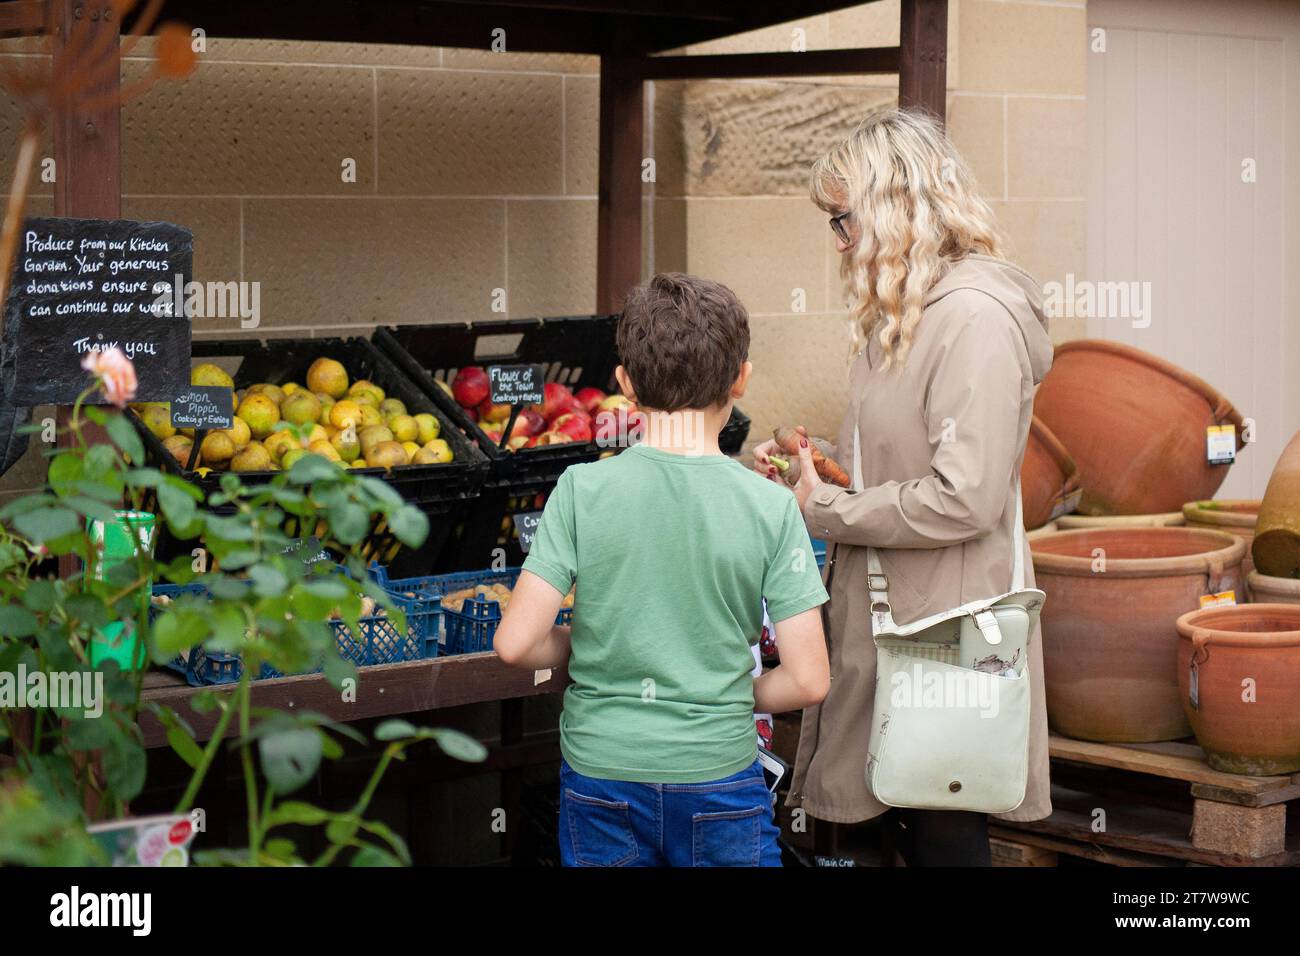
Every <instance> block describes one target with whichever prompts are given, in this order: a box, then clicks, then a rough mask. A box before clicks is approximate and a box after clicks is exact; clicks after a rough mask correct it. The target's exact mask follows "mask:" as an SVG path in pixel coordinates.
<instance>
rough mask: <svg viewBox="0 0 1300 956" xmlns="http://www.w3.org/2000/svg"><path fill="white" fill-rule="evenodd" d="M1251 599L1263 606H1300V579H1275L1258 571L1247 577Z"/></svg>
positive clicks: (1247, 586)
mask: <svg viewBox="0 0 1300 956" xmlns="http://www.w3.org/2000/svg"><path fill="white" fill-rule="evenodd" d="M1246 589H1247V590H1248V591H1249V592H1250V599H1251V600H1252V601H1258V602H1259V603H1261V604H1300V579H1297V578H1274V577H1270V576H1269V575H1267V574H1260V573H1259V572H1258V571H1251V572H1250V574H1248V575H1246Z"/></svg>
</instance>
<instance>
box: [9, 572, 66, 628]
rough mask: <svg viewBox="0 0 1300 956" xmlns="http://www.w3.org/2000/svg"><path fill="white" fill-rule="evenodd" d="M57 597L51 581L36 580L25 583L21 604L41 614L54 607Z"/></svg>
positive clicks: (56, 591)
mask: <svg viewBox="0 0 1300 956" xmlns="http://www.w3.org/2000/svg"><path fill="white" fill-rule="evenodd" d="M57 596H58V590H57V588H55V586H54V582H53V581H47V580H46V579H44V578H37V579H35V580H34V581H28V582H27V587H26V588H25V589H24V590H23V604H25V605H26V606H27V607H28V608H29V609H30V610H33V611H36V612H37V613H41V614H43V613H45V612H46V611H49V610H50V609H51V608H53V607H54V602H55V599H56V598H57ZM2 633H4V629H3V628H0V634H2Z"/></svg>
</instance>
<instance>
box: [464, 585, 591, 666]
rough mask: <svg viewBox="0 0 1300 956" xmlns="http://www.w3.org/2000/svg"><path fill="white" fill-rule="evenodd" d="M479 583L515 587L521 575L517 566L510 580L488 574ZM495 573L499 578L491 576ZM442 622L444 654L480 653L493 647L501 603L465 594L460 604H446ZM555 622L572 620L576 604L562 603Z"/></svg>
mask: <svg viewBox="0 0 1300 956" xmlns="http://www.w3.org/2000/svg"><path fill="white" fill-rule="evenodd" d="M487 577H488V579H487V580H481V581H478V582H476V583H478V584H505V583H509V584H510V585H511V586H512V587H513V586H514V583H515V581H516V580H517V579H518V578H519V571H518V569H515V571H514V572H513V576H512V578H511V580H510V581H509V582H506V581H501V580H499V579H500V578H501V577H502V575H501V574H497V575H493V576H487ZM493 577H495V578H497V580H492V578H493ZM442 613H443V626H444V627H445V629H446V635H447V640H446V643H445V645H444V647H443V650H442V653H444V654H477V653H479V652H480V651H490V650H492V640H493V638H494V637H496V633H497V625H498V624H500V623H501V605H500V603H499V602H497V601H493V600H491V599H490V598H466V599H465V600H464V601H462V602H461V606H460V607H459V608H453V607H444V608H443V609H442ZM555 623H556V624H572V623H573V608H571V607H562V608H560V613H558V614H557V615H555Z"/></svg>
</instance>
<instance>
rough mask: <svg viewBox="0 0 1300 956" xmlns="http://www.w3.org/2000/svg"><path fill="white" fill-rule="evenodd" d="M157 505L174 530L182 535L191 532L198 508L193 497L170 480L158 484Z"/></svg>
mask: <svg viewBox="0 0 1300 956" xmlns="http://www.w3.org/2000/svg"><path fill="white" fill-rule="evenodd" d="M158 505H159V507H161V508H162V513H163V516H164V517H165V518H166V519H167V524H168V525H170V526H171V529H172V530H173V531H174V532H176V533H177V534H179V535H181V536H183V537H184V536H188V535H189V534H190V533H191V530H192V526H193V525H194V523H195V516H196V513H197V510H198V509H197V508H196V507H195V504H194V499H193V498H191V497H190V496H189V495H188V494H185V493H184V492H183V491H181V490H180V489H179V488H177V487H176V486H175V485H174V484H172V483H171V482H165V483H164V484H161V485H159V486H158Z"/></svg>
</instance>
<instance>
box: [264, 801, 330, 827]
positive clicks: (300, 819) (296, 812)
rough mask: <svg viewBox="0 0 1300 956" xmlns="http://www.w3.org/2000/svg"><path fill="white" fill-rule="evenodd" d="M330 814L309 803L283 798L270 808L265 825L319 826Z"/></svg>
mask: <svg viewBox="0 0 1300 956" xmlns="http://www.w3.org/2000/svg"><path fill="white" fill-rule="evenodd" d="M331 817H332V814H331V813H330V812H329V811H327V810H322V809H321V808H320V807H316V806H312V805H311V804H310V803H304V802H303V801H301V800H285V801H284V802H283V803H280V804H279V805H278V806H276V808H275V809H274V810H272V811H271V812H270V813H269V814H268V815H267V817H266V827H267V829H268V830H269V829H270V828H271V827H280V826H286V825H288V824H297V825H298V826H304V827H315V826H320V825H321V824H322V823H324V822H325V821H326V820H329V819H330V818H331Z"/></svg>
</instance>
